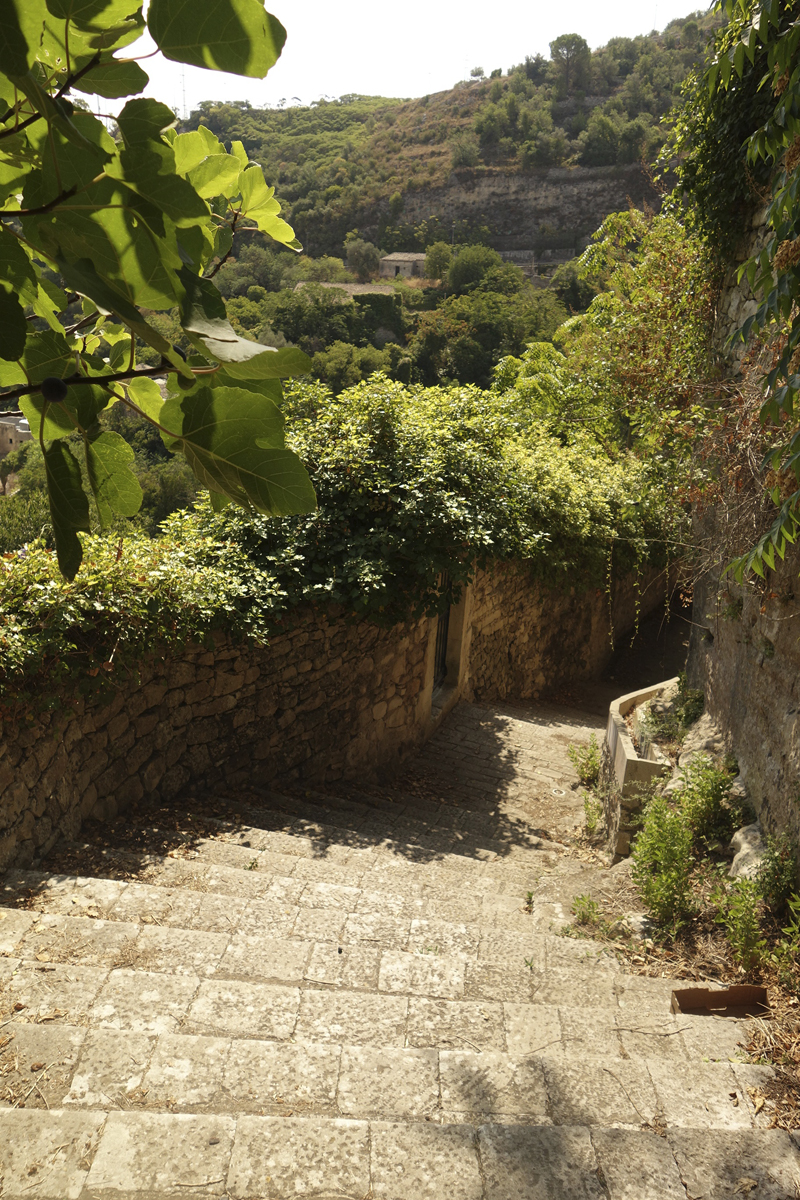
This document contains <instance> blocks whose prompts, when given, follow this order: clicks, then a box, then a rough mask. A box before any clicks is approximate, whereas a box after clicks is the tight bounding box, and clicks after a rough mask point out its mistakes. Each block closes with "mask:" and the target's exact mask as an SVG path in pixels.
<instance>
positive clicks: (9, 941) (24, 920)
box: [0, 908, 35, 955]
mask: <svg viewBox="0 0 800 1200" xmlns="http://www.w3.org/2000/svg"><path fill="white" fill-rule="evenodd" d="M34 915H35V914H33V913H28V912H24V911H19V910H17V909H11V908H4V909H0V954H8V955H12V954H16V952H17V950H18V948H19V946H20V944H21V943H22V941H23V938H24V937H25V934H26V933H27V932H28V930H29V929H30V928H31V926H32V925H33V922H34Z"/></svg>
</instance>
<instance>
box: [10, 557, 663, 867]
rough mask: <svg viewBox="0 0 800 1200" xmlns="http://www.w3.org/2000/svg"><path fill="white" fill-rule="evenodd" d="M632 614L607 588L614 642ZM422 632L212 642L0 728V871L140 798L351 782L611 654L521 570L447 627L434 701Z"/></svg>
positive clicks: (307, 629)
mask: <svg viewBox="0 0 800 1200" xmlns="http://www.w3.org/2000/svg"><path fill="white" fill-rule="evenodd" d="M644 582H645V583H647V581H644ZM662 601H663V589H662V588H659V587H652V586H651V587H650V588H645V591H644V595H643V597H642V604H641V608H642V612H643V613H644V612H646V611H648V610H649V608H651V607H653V606H654V605H655V604H658V603H661V602H662ZM635 611H636V594H635V589H634V588H633V586H632V585H631V584H630V582H628V583H626V584H621V585H620V586H619V587H618V588H617V589H616V591H615V596H614V621H615V626H616V628H618V629H628V628H630V627H631V626H632V625H633V624H634V619H635ZM436 623H437V622H436V619H435V618H434V619H430V620H429V619H427V618H426V619H423V620H420V621H416V622H409V623H406V624H402V625H398V626H395V627H394V628H393V629H379V628H377V627H376V626H375V625H371V624H368V623H367V622H359V623H352V622H348V621H345V620H344V619H343V618H342V616H341V615H340V614H338V613H336V612H333V611H331V612H329V613H327V614H326V613H324V612H322V611H320V610H308V611H306V612H304V613H297V614H294V615H293V619H292V621H291V624H289V623H287V625H286V627H285V628H283V629H281V630H279V631H278V632H276V633H275V634H274V635H273V636H272V638H271V640H270V643H269V645H268V646H266V647H253V646H242V645H233V644H231V643H230V642H228V641H227V640H226V639H225V638H224V637H222V638H217V640H216V644H215V648H214V649H213V650H209V649H204V648H201V647H190V648H188V649H187V650H186V651H185V652H184V653H183V654H181V655H180V656H179V657H176V658H173V659H169V660H162V659H152V660H150V661H147V662H143V663H142V664H141V665H140V669H139V672H138V674H137V676H136V677H135V678H134V677H129V678H126V679H121V680H119V681H117V682H116V683H114V684H113V685H109V686H110V687H111V694H110V696H106V698H105V699H104V700H103V701H98V700H95V701H94V702H89V701H87V700H85V699H84V700H74V699H72V697H71V696H70V695H68V694H67V695H65V696H64V698H63V700H64V704H63V707H62V708H61V709H60V710H59V711H58V712H56V713H52V714H50V715H47V714H46V715H44V716H42V717H41V718H40V719H39V720H37V721H36V722H35V723H33V724H30V725H21V726H20V725H17V726H14V727H7V728H5V729H2V728H0V870H2V869H3V868H4V867H5V866H8V865H10V864H15V865H28V864H29V863H30V862H31V861H33V860H34V859H36V858H38V857H40V856H41V855H42V854H44V853H45V852H46V851H47V850H48V849H49V848H50V846H52V845H53V843H54V842H55V841H56V839H57V838H58V837H59V836H60V835H67V836H71V837H74V836H75V835H76V834H77V833H78V831H79V829H80V826H81V823H82V821H83V820H85V819H86V818H88V817H93V818H96V819H100V820H105V819H109V818H111V817H113V816H114V815H115V814H116V813H117V811H119V810H120V809H122V808H125V807H126V806H128V805H129V804H131V803H132V802H135V801H138V800H141V799H142V798H144V797H152V798H154V799H158V800H169V799H170V798H172V797H174V796H176V795H178V793H181V792H187V791H188V792H191V790H192V789H198V790H200V789H209V788H211V789H213V788H214V787H215V786H216V785H218V784H222V783H224V786H225V789H226V791H227V792H228V793H229V794H230V791H231V789H232V788H235V787H236V786H237V784H238V783H244V782H245V781H252V782H261V783H264V784H268V783H270V782H271V781H273V780H278V779H280V780H282V781H284V782H286V781H302V782H304V783H307V784H319V783H325V782H328V783H330V782H333V781H335V780H337V779H341V778H344V777H349V778H367V777H369V776H370V775H371V774H374V773H375V772H376V771H377V770H378V769H384V770H385V769H390V768H391V767H392V766H393V764H396V763H397V762H398V761H399V759H400V758H402V757H403V756H404V755H405V754H407V753H408V752H409V751H410V750H412V749H413V748H414V747H415V746H417V745H419V744H420V743H421V742H422V741H424V740H425V739H426V738H427V737H428V736H429V735H430V733H431V732H432V731H433V729H434V728H435V726H436V723H437V722H438V721H439V720H441V718H442V717H443V716H444V714H445V713H446V712H447V711H448V709H449V708H450V707H452V705H453V704H454V703H456V702H457V701H458V700H459V699H462V698H464V699H473V698H479V699H487V698H496V697H503V696H515V697H517V698H520V699H523V698H526V697H535V696H537V695H539V694H540V692H541V691H543V690H544V689H545V688H548V689H552V688H553V687H554V686H558V685H559V684H561V683H564V682H567V681H573V680H576V679H581V678H588V677H591V676H592V675H596V674H597V673H598V672H599V671H600V670H601V669H602V667H603V666H604V665H605V663H606V661H607V660H608V658H609V656H610V654H611V644H610V641H609V636H608V628H609V626H608V602H607V597H606V595H605V593H604V592H602V591H601V592H595V591H591V592H579V591H577V590H573V591H571V592H569V593H563V594H562V593H558V592H551V591H548V590H547V589H544V588H542V587H541V586H539V585H537V584H535V583H533V582H532V579H531V577H530V575H529V573H528V572H526V571H525V570H524V569H515V568H511V567H498V568H497V569H496V570H495V571H484V572H481V573H480V574H479V576H478V578H477V580H476V582H475V584H474V586H473V587H472V588H470V589H468V591H467V593H466V595H465V596H464V598H463V600H462V602H461V604H460V605H459V606H458V607H457V608H455V609H454V610H453V611H452V612H451V616H450V636H449V639H448V646H447V660H448V674H447V678H446V681H445V686H444V687H443V688H441V689H440V690H439V691H437V693H436V694H435V695H434V691H433V673H434V648H435V642H436Z"/></svg>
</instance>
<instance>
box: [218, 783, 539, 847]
mask: <svg viewBox="0 0 800 1200" xmlns="http://www.w3.org/2000/svg"><path fill="white" fill-rule="evenodd" d="M253 791H254V793H255V795H256V796H259V797H263V803H262V804H253V803H248V804H247V806H246V812H247V814H248V816H249V818H250V819H251V820H252V821H253V823H254V824H260V822H261V820H262V819H263V820H264V821H266V820H268V819H269V815H270V814H271V813H278V812H281V813H285V814H286V816H287V817H288V818H291V817H292V816H293V817H294V818H296V819H298V820H300V821H308V822H311V823H317V824H320V825H324V826H329V827H334V828H337V829H345V830H348V831H350V832H351V833H357V834H361V835H362V836H368V837H376V836H377V837H392V836H394V837H398V838H400V837H402V838H404V839H406V840H408V841H409V842H417V841H418V840H419V838H420V836H421V835H424V836H425V838H426V841H425V843H424V844H426V845H435V844H436V842H435V841H434V839H438V840H439V842H440V844H441V845H442V846H443V847H444V846H448V845H451V844H452V843H453V842H454V841H455V842H457V843H458V844H460V845H461V846H462V847H464V848H465V850H464V852H467V851H468V850H471V849H473V848H474V849H476V850H484V851H485V850H491V851H494V852H495V853H496V854H498V855H501V856H502V855H508V854H509V853H511V854H517V855H520V856H522V855H524V854H525V852H526V851H529V850H538V851H550V852H555V853H561V852H562V851H563V847H562V846H561V845H560V844H559V843H556V842H553V841H551V840H550V839H548V838H547V837H543V836H542V835H541V833H539V832H537V831H535V830H534V829H532V828H531V825H530V822H529V820H528V819H526V818H525V817H522V816H520V817H516V818H515V817H510V816H498V815H497V814H485V815H481V814H478V813H470V812H468V811H462V810H461V809H459V808H455V807H452V806H451V807H446V806H444V805H440V806H438V808H436V810H435V811H434V812H431V811H430V810H429V809H427V808H425V807H421V806H420V807H414V806H411V805H407V804H389V803H388V802H386V801H384V802H383V804H381V805H380V806H377V805H376V806H373V807H370V806H368V805H366V804H363V803H360V802H357V801H352V800H349V801H348V800H341V801H339V802H338V803H337V802H336V798H335V797H332V796H329V795H328V794H327V793H324V792H316V791H309V792H306V793H305V794H304V796H303V797H292V796H286V795H285V794H283V793H279V792H275V791H271V790H268V789H258V788H254V789H253ZM223 799H225V800H226V802H227V803H228V804H230V805H236V810H237V811H239V810H240V808H241V806H240V803H239V802H237V801H234V800H232V799H229V798H228V797H225V796H224V794H223ZM427 839H430V840H427Z"/></svg>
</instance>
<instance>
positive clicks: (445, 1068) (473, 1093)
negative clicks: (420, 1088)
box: [439, 1050, 548, 1124]
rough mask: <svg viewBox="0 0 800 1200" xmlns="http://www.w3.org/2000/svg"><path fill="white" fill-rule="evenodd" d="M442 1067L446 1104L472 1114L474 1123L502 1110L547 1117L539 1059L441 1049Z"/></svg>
mask: <svg viewBox="0 0 800 1200" xmlns="http://www.w3.org/2000/svg"><path fill="white" fill-rule="evenodd" d="M439 1070H440V1075H441V1081H442V1105H443V1107H444V1108H445V1109H446V1110H448V1109H449V1110H451V1111H453V1112H463V1113H469V1114H470V1120H471V1121H472V1122H473V1123H475V1124H481V1123H482V1122H483V1121H485V1120H487V1119H489V1118H491V1117H492V1116H493V1115H494V1114H499V1113H503V1114H504V1115H511V1114H513V1115H515V1116H517V1117H522V1116H524V1117H525V1118H526V1120H530V1121H532V1122H534V1123H538V1122H539V1121H540V1120H542V1119H546V1117H547V1112H548V1098H547V1088H546V1086H545V1078H544V1070H543V1067H542V1061H541V1059H539V1058H535V1057H533V1056H529V1055H526V1056H524V1057H522V1058H514V1057H512V1056H510V1055H507V1054H499V1053H497V1052H496V1051H495V1052H493V1051H483V1052H482V1053H480V1054H476V1053H475V1051H473V1050H442V1051H441V1052H440V1055H439Z"/></svg>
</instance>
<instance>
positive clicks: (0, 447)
mask: <svg viewBox="0 0 800 1200" xmlns="http://www.w3.org/2000/svg"><path fill="white" fill-rule="evenodd" d="M30 440H31V429H30V425H29V424H28V421H27V418H26V417H13V416H11V415H10V414H9V413H0V458H5V456H6V455H7V454H10V453H11V451H12V450H18V449H19V447H20V446H21V445H22V443H23V442H29V441H30Z"/></svg>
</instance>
